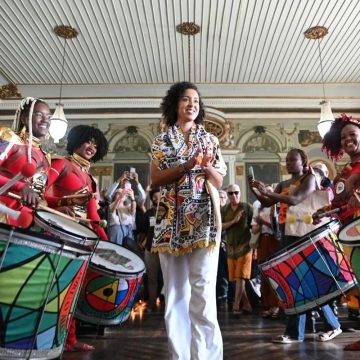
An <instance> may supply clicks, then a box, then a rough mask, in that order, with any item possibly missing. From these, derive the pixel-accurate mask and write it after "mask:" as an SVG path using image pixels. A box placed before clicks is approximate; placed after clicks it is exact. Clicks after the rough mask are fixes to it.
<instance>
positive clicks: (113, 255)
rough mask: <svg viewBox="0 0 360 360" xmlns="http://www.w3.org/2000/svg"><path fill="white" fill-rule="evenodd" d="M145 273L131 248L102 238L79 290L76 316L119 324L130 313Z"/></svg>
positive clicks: (90, 321) (84, 319)
mask: <svg viewBox="0 0 360 360" xmlns="http://www.w3.org/2000/svg"><path fill="white" fill-rule="evenodd" d="M144 272H145V265H144V262H143V261H142V260H141V259H140V257H138V256H137V255H136V254H134V253H133V252H131V251H130V250H128V249H125V248H123V247H122V246H119V245H117V244H113V243H110V242H108V241H99V243H98V246H97V248H96V250H95V252H94V254H93V256H92V258H91V261H90V264H89V268H88V270H87V272H86V276H85V280H84V283H83V286H82V289H81V292H80V296H79V301H78V305H77V308H76V312H75V317H76V318H77V319H79V320H82V321H85V322H88V323H91V324H96V325H117V324H120V323H123V322H125V321H126V320H127V319H128V318H129V316H130V312H131V309H132V306H133V303H134V300H135V296H136V293H137V291H138V289H139V286H140V284H141V282H142V276H143V273H144Z"/></svg>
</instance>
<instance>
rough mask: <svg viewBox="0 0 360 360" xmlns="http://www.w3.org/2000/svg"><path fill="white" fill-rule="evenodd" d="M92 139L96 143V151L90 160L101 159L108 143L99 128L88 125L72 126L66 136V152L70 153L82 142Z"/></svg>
mask: <svg viewBox="0 0 360 360" xmlns="http://www.w3.org/2000/svg"><path fill="white" fill-rule="evenodd" d="M90 140H94V141H95V143H96V145H97V151H96V154H95V155H94V157H93V158H92V159H91V161H92V162H94V163H95V162H97V161H99V160H101V159H102V158H103V157H104V156H105V155H106V154H107V152H108V149H109V144H108V141H107V140H106V137H105V135H104V134H103V132H102V131H100V130H99V129H97V128H95V127H93V126H89V125H77V126H74V127H73V128H72V129H71V130H70V131H69V134H68V136H67V145H66V150H67V152H68V153H69V154H70V155H72V154H73V152H74V150H76V149H78V148H79V147H80V146H81V145H82V144H84V143H86V142H88V141H90Z"/></svg>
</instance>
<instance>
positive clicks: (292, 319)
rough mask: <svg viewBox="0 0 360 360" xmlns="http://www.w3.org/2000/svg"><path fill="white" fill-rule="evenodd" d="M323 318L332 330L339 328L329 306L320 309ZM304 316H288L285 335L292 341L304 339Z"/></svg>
mask: <svg viewBox="0 0 360 360" xmlns="http://www.w3.org/2000/svg"><path fill="white" fill-rule="evenodd" d="M321 310H322V312H323V315H324V318H325V320H326V322H327V323H328V324H329V326H330V327H331V329H332V330H334V329H337V328H339V327H340V323H339V321H338V319H337V317H336V316H335V314H334V312H333V311H332V309H331V307H330V306H329V305H323V306H322V307H321ZM305 325H306V314H302V315H290V316H289V317H288V319H287V323H286V330H285V335H288V336H290V337H291V338H292V339H297V340H304V338H305Z"/></svg>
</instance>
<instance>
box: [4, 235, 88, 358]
mask: <svg viewBox="0 0 360 360" xmlns="http://www.w3.org/2000/svg"><path fill="white" fill-rule="evenodd" d="M2 238H3V239H1V240H0V288H1V292H0V358H1V359H3V358H16V359H23V358H27V356H25V355H26V354H28V353H29V352H30V353H31V358H37V357H42V358H46V359H50V358H54V357H57V356H59V355H60V354H61V351H62V347H63V345H64V341H65V338H66V334H67V327H68V324H69V321H70V319H71V316H72V314H73V312H74V308H75V305H76V304H75V302H76V301H75V300H76V299H77V294H78V291H79V289H80V284H81V281H82V279H83V276H84V273H85V271H86V267H87V262H88V260H89V257H90V252H89V251H88V250H79V249H72V247H71V246H66V247H65V248H64V247H63V246H62V245H61V244H60V243H59V242H58V240H57V239H54V241H47V240H44V239H40V240H39V239H34V238H33V239H32V240H31V239H30V238H29V237H26V236H25V237H24V236H22V235H20V237H19V236H15V237H13V238H12V239H11V242H10V243H9V246H8V248H7V249H6V243H7V239H6V238H4V236H2ZM33 356H34V357H33Z"/></svg>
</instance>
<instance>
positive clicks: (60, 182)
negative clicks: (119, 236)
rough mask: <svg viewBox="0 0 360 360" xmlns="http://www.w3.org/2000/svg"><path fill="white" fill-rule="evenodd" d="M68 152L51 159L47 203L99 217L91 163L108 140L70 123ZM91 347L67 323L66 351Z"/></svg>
mask: <svg viewBox="0 0 360 360" xmlns="http://www.w3.org/2000/svg"><path fill="white" fill-rule="evenodd" d="M66 150H67V152H68V156H66V157H60V156H55V157H54V158H53V159H52V160H51V169H50V171H49V182H48V186H47V189H46V194H45V195H46V200H47V202H48V205H49V206H50V207H52V208H55V209H56V210H58V211H61V212H63V213H65V214H67V215H70V216H73V217H80V218H84V219H90V220H95V221H99V220H100V217H99V215H98V212H97V210H98V204H97V200H96V199H95V195H96V193H97V190H96V183H95V180H94V179H93V178H92V176H91V175H90V173H89V170H90V166H91V164H92V163H95V162H97V161H99V160H101V159H102V158H103V157H104V156H105V155H106V154H107V151H108V142H107V140H106V138H105V136H104V134H103V133H102V132H101V131H100V130H99V129H97V128H95V127H92V126H88V125H78V126H75V127H73V128H72V129H71V130H70V132H69V134H68V136H67V146H66ZM92 227H93V229H94V230H95V231H96V232H97V234H98V235H99V237H100V238H101V239H103V240H107V236H106V233H105V231H104V229H103V228H102V227H100V226H99V225H97V224H92ZM93 349H94V347H93V346H91V345H89V344H86V343H82V342H79V341H78V340H77V338H76V325H75V320H73V321H72V322H71V324H70V329H69V333H68V337H67V339H66V344H65V350H66V351H89V350H93Z"/></svg>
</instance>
